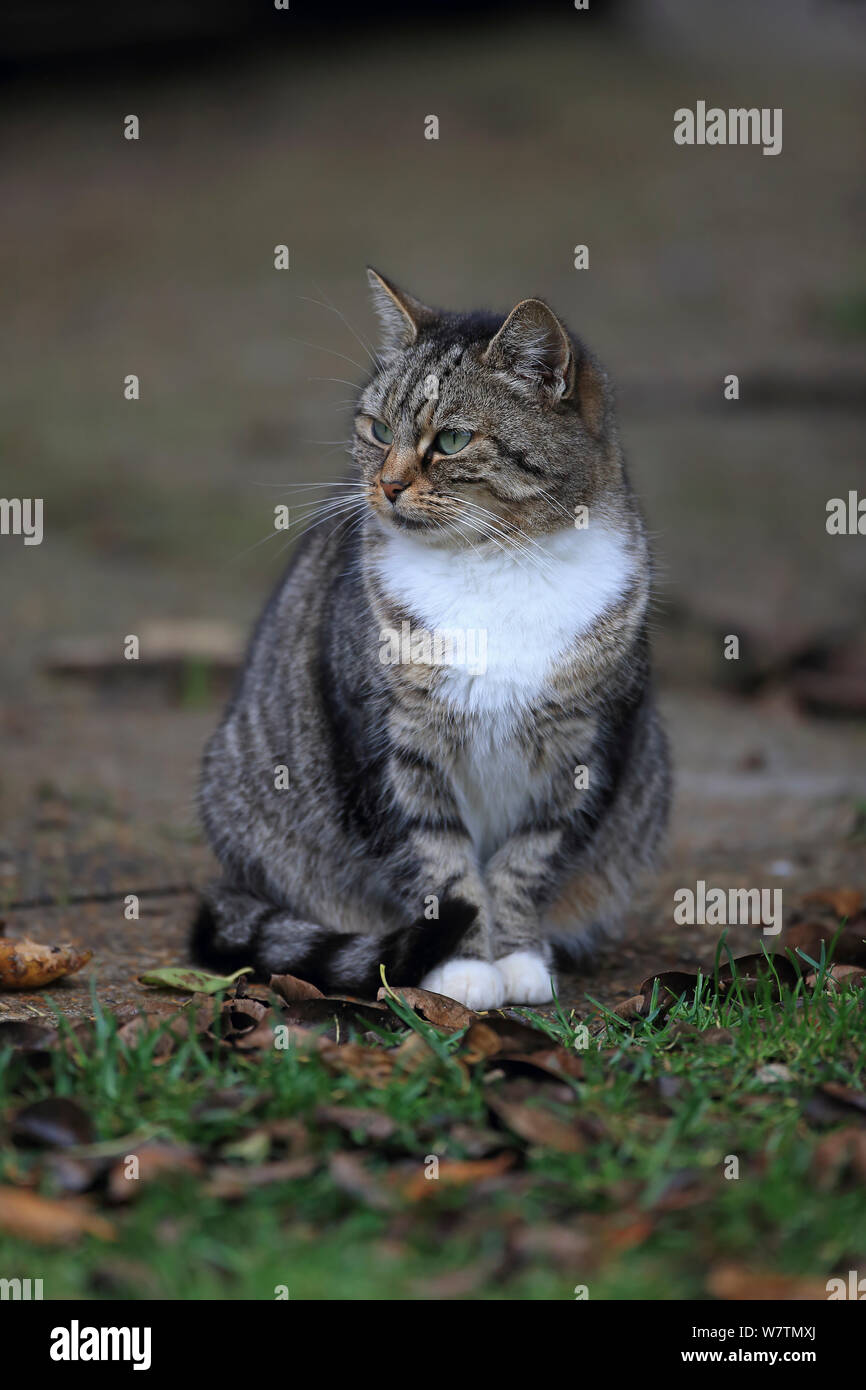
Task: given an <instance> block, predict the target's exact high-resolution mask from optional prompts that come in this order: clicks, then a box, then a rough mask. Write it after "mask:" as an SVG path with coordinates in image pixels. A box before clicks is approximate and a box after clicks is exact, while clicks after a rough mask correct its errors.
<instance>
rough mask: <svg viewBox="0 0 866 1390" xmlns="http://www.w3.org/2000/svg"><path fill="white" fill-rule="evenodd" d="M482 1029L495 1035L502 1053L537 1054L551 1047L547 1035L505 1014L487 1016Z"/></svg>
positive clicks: (550, 1040)
mask: <svg viewBox="0 0 866 1390" xmlns="http://www.w3.org/2000/svg"><path fill="white" fill-rule="evenodd" d="M484 1027H485V1028H490V1029H491V1030H492V1031H493V1032H494V1033H495V1034H496V1036H497V1038H498V1039H499V1041H500V1043H501V1045H502V1051H503V1052H518V1053H524V1052H537V1051H540V1050H541V1049H548V1048H550V1047H552V1046H553V1040H552V1039H551V1037H550V1036H549V1034H547V1033H545V1032H543V1031H542V1030H541V1029H540V1028H531V1027H530V1026H529V1024H528V1023H524V1022H523V1021H522V1019H518V1018H509V1017H508V1015H507V1014H487V1016H486V1017H485V1019H484Z"/></svg>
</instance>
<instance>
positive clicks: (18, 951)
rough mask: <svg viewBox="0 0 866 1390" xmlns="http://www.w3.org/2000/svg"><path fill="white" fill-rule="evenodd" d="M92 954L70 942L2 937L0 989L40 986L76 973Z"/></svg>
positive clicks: (39, 987)
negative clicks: (49, 943) (57, 943)
mask: <svg viewBox="0 0 866 1390" xmlns="http://www.w3.org/2000/svg"><path fill="white" fill-rule="evenodd" d="M92 955H93V952H92V951H82V950H79V948H78V947H77V946H72V945H69V944H67V945H64V946H43V945H42V944H41V942H39V941H29V940H28V939H27V938H26V937H17V938H13V939H12V940H10V939H8V938H5V937H3V938H0V989H41V988H42V986H43V985H50V984H52V983H53V982H54V981H55V980H60V979H62V978H63V976H64V975H74V974H75V972H76V970H80V969H81V967H82V966H84V965H86V964H87V962H88V961H89V960H90V958H91V956H92Z"/></svg>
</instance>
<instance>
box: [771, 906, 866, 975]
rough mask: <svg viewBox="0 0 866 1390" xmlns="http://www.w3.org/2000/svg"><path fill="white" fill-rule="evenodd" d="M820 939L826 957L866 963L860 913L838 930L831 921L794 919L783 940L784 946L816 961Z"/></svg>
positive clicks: (864, 930) (865, 928)
mask: <svg viewBox="0 0 866 1390" xmlns="http://www.w3.org/2000/svg"><path fill="white" fill-rule="evenodd" d="M822 942H823V943H824V949H825V952H826V954H827V957H828V958H829V959H832V960H833V961H834V962H835V963H837V964H839V965H859V966H863V967H866V919H864V918H863V917H862V916H861V917H859V918H858V919H857V920H856V921H855V922H849V923H848V924H847V925H846V926H844V927H842V928H841V930H840V928H839V926H838V924H833V923H826V922H798V923H797V925H796V926H794V927H789V928H788V930H787V932H786V933H785V938H784V943H783V944H784V946H785V949H786V950H790V951H791V952H794V953H796V952H798V951H802V952H803V955H804V956H809V957H810V959H811V960H814V961H820V959H821V943H822ZM834 942H835V945H834V944H833V943H834ZM798 959H801V958H800V957H798Z"/></svg>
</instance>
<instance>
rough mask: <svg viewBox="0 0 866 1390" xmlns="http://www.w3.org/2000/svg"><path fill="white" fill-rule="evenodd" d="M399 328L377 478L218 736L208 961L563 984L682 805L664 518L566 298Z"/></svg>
mask: <svg viewBox="0 0 866 1390" xmlns="http://www.w3.org/2000/svg"><path fill="white" fill-rule="evenodd" d="M369 278H370V283H371V286H372V289H373V294H374V300H375V303H376V307H377V310H378V313H379V317H380V319H381V322H382V329H383V337H382V342H381V348H380V351H379V353H378V355H377V357H376V359H375V368H374V370H373V372H372V375H371V376H370V379H369V380H368V381H367V383H366V385H365V386H364V387H363V389H362V390H361V392H360V396H359V399H358V405H357V412H356V415H355V438H354V446H353V456H354V461H355V467H354V470H353V476H352V478H351V480H350V481H349V482H348V483H347V485H346V494H345V495H346V498H347V499H349V500H347V501H346V502H345V510H344V511H341V510H340V506H341V505H342V504H339V505H338V506H337V507H335V508H333V509H332V511H331V512H330V513H329V512H328V511H327V510H326V513H325V518H326V519H325V520H324V521H323V522H322V524H320V525H318V526H317V527H314V528H313V529H312V530H311V531H310V532H309V534H308V535H307V536H306V538H305V539H304V540H303V541H302V542H301V543H300V545H299V546H298V547H297V548H296V550H295V552H294V554H293V555H292V559H291V563H290V565H289V567H288V571H287V573H286V575H285V577H284V578H283V580H282V581H281V583H280V585H279V587H278V588H277V590H276V592H275V593H274V595H273V596H272V598H271V600H270V602H269V604H268V606H267V607H266V609H265V611H264V614H263V616H262V618H261V619H260V621H259V624H258V627H257V629H256V632H255V635H254V637H253V640H252V644H251V646H250V649H249V653H248V655H247V658H246V662H245V665H244V669H243V672H242V675H241V677H240V681H239V684H238V688H237V690H236V693H235V695H234V697H233V699H232V702H231V704H230V706H229V708H228V710H227V712H226V714H225V717H224V718H223V721H222V723H221V725H220V726H219V729H218V730H217V732H216V733H215V734H214V736H213V737H212V738H211V740H210V742H209V744H208V746H207V750H206V753H205V758H204V769H203V777H202V784H201V810H202V815H203V818H204V823H205V826H206V828H207V831H208V835H209V837H210V840H211V843H212V845H213V848H214V850H215V852H216V854H217V856H218V857H219V859H220V861H221V864H222V868H223V871H224V877H223V880H222V882H220V883H219V884H216V885H215V886H213V887H212V888H211V889H210V890H209V891H208V892H207V894H206V897H205V902H204V904H203V907H202V911H201V913H200V915H199V918H198V921H197V924H196V929H195V933H194V937H195V944H196V948H197V953H198V955H199V958H200V959H204V960H205V961H207V962H208V963H211V964H214V963H216V962H217V961H219V962H221V963H223V964H228V963H229V962H232V963H246V964H254V965H255V966H256V967H257V968H258V969H259V970H261V971H263V972H266V973H267V972H275V973H279V972H290V973H292V974H294V975H298V976H302V977H303V978H304V979H307V980H312V981H313V982H315V983H316V984H318V985H319V986H321V987H324V988H326V989H340V990H344V991H350V992H352V993H354V994H361V995H369V994H370V993H371V991H373V990H375V988H376V987H377V985H378V984H379V983H380V967H381V966H382V965H384V967H385V971H386V974H387V978H388V980H389V981H390V982H391V983H393V984H396V985H399V984H407V985H418V984H420V985H423V986H425V987H426V988H428V989H432V990H436V991H438V992H439V993H442V994H446V995H449V996H451V997H452V998H455V999H459V1000H461V1001H462V1002H463V1003H465V1004H468V1005H469V1006H471V1007H474V1008H481V1009H484V1008H496V1007H498V1006H500V1005H502V1004H503V1003H506V1002H511V1003H515V1004H541V1003H544V1002H545V1001H547V1000H549V999H550V998H551V996H552V989H553V971H554V969H555V966H556V963H557V962H558V961H559V960H560V959H561V958H562V956H563V955H564V956H565V957H571V958H575V957H579V956H581V955H585V954H586V953H587V952H588V951H590V950H591V949H592V948H593V946H594V945H595V944H596V942H597V941H598V940H599V939H600V938H601V937H602V936H603V935H604V934H605V933H606V932H608V931H609V930H611V929H613V928H615V926H616V925H617V922H618V920H619V919H620V917H621V915H622V913H623V910H624V907H625V905H626V903H627V901H628V897H629V894H630V892H631V890H632V888H633V885H634V884H635V881H636V878H637V876H638V875H639V874H640V872H641V871H642V870H644V869H645V868H647V867H648V866H650V865H651V864H652V862H653V859H654V854H655V852H656V850H657V847H658V845H659V841H660V838H661V836H662V833H663V830H664V827H665V822H666V817H667V809H668V800H669V772H668V755H667V745H666V741H665V737H664V733H663V731H662V728H661V725H660V723H659V719H658V716H657V713H656V709H655V705H654V702H653V696H652V690H651V683H650V666H649V655H648V643H647V604H648V599H649V591H650V561H649V555H648V546H647V538H646V531H645V527H644V523H643V520H642V518H641V515H640V511H639V509H638V506H637V504H636V501H635V498H634V496H633V493H632V490H631V487H630V485H629V482H628V479H627V476H626V471H625V465H624V461H623V456H622V452H621V449H620V446H619V443H618V440H617V430H616V424H615V420H614V413H613V404H612V396H611V390H610V387H609V384H608V380H607V377H606V375H605V373H604V371H603V370H602V368H601V367H600V366H599V364H598V362H597V361H596V359H595V358H594V357H593V355H592V354H591V353H590V352H589V351H587V349H586V348H585V347H584V346H583V344H582V343H581V342H580V341H579V340H578V339H577V338H575V337H573V336H572V335H571V334H570V333H569V332H568V330H567V329H566V328H565V327H564V326H563V324H562V323H561V322H560V320H559V319H558V318H557V317H556V315H555V314H554V313H553V311H552V310H551V309H550V308H548V306H547V305H546V304H544V303H543V302H542V301H541V300H539V299H525V300H523V301H522V302H521V303H519V304H518V305H517V306H516V308H515V309H513V310H512V312H511V313H510V314H509V315H508V317H507V318H505V319H504V320H503V319H502V317H501V316H497V315H491V314H487V313H472V314H456V313H448V312H444V311H439V310H434V309H430V308H428V307H426V306H425V305H423V304H421V303H419V302H418V301H417V300H415V299H414V298H412V297H411V296H410V295H408V294H406V293H404V292H403V291H401V290H399V289H397V288H396V287H395V286H394V285H392V284H389V283H388V281H387V280H385V278H384V277H383V276H381V275H379V274H377V273H376V272H375V271H372V270H371V271H370V272H369Z"/></svg>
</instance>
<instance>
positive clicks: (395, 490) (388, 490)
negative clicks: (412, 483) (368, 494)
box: [382, 478, 409, 507]
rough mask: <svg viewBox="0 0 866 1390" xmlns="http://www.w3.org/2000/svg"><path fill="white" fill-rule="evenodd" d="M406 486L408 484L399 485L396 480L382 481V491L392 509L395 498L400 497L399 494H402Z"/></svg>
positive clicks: (387, 479) (384, 479) (386, 479)
mask: <svg viewBox="0 0 866 1390" xmlns="http://www.w3.org/2000/svg"><path fill="white" fill-rule="evenodd" d="M408 486H409V484H408V483H401V482H400V481H399V479H397V478H383V479H382V491H383V492H384V494H385V496H386V497H387V499H388V501H389V502H390V503H391V506H392V507H393V505H394V503H395V502H396V501H397V498H398V497H399V496H400V493H401V492H404V491H405V490H406V488H407V487H408Z"/></svg>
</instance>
